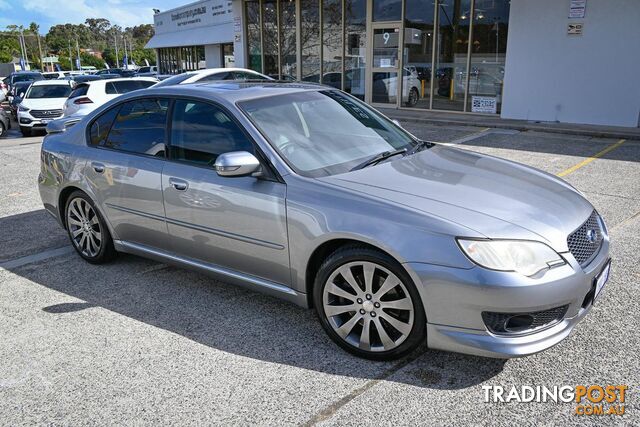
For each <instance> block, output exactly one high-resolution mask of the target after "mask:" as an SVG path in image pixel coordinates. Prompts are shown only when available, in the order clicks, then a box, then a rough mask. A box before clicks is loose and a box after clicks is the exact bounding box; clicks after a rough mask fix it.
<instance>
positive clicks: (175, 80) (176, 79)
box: [154, 73, 195, 87]
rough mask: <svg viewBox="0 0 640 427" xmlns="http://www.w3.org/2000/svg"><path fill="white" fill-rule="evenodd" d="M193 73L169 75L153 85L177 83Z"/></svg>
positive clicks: (161, 85)
mask: <svg viewBox="0 0 640 427" xmlns="http://www.w3.org/2000/svg"><path fill="white" fill-rule="evenodd" d="M194 74H195V73H183V74H178V75H177V76H173V77H169V78H168V79H165V80H163V81H161V82H160V83H156V84H155V86H154V87H163V86H171V85H179V84H180V83H182V82H183V81H185V80H187V79H188V78H189V77H193V75H194Z"/></svg>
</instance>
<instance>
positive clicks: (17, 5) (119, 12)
mask: <svg viewBox="0 0 640 427" xmlns="http://www.w3.org/2000/svg"><path fill="white" fill-rule="evenodd" d="M191 2H192V0H0V29H1V30H4V29H5V27H6V26H7V25H11V24H16V25H24V26H25V27H27V26H28V25H29V23H31V22H35V23H37V24H39V25H40V33H41V34H46V32H47V31H49V27H51V26H52V25H56V24H66V23H71V24H80V23H84V20H85V19H87V18H106V19H108V20H109V21H111V23H112V24H117V25H120V26H122V27H123V28H124V27H132V26H134V25H139V24H152V23H153V10H152V9H154V8H156V9H160V10H162V11H164V10H167V9H172V8H174V7H178V6H182V5H185V4H188V3H191Z"/></svg>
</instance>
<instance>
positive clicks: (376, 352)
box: [39, 82, 610, 360]
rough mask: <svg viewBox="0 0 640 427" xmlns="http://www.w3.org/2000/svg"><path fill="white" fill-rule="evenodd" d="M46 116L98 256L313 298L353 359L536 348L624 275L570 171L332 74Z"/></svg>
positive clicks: (83, 251)
mask: <svg viewBox="0 0 640 427" xmlns="http://www.w3.org/2000/svg"><path fill="white" fill-rule="evenodd" d="M50 131H51V133H50V134H49V135H48V136H47V137H46V138H45V140H44V143H43V146H42V157H41V158H42V170H41V173H40V177H39V186H40V194H41V197H42V201H43V202H44V206H45V207H46V209H47V210H48V212H50V213H51V214H52V215H53V216H54V217H55V218H56V219H57V220H58V222H59V223H60V225H61V226H63V227H65V228H66V230H68V233H69V237H70V240H71V243H72V245H73V247H74V248H75V249H76V250H77V252H78V254H79V255H80V256H81V257H83V258H84V259H85V260H87V261H88V262H91V263H103V262H106V261H109V260H111V259H112V258H113V257H114V256H115V255H116V253H118V252H126V253H131V254H137V255H141V256H144V257H148V258H152V259H155V260H158V261H161V262H166V263H172V264H176V265H179V266H184V267H188V268H192V269H196V270H199V271H201V272H204V273H208V274H211V275H213V276H216V277H218V278H222V279H224V280H225V281H226V282H228V283H234V284H237V285H240V286H245V287H248V288H250V289H254V290H258V291H261V292H265V293H267V294H270V295H275V296H277V297H280V298H284V299H286V300H289V301H291V302H293V303H295V304H298V305H300V306H303V307H313V308H315V310H316V311H317V313H318V317H319V319H320V322H321V323H322V326H323V327H324V329H325V330H326V332H327V334H328V335H329V336H330V337H331V339H333V340H334V341H335V342H336V343H337V344H338V345H340V346H341V347H343V348H344V349H346V350H347V351H350V352H352V353H354V354H356V355H358V356H362V357H367V358H371V359H378V360H380V359H393V358H397V357H401V356H402V355H405V354H407V353H408V352H410V351H411V350H413V349H414V348H416V346H418V345H419V344H420V343H422V342H425V340H426V343H427V345H428V346H429V347H430V348H435V349H441V350H450V351H457V352H462V353H471V354H476V355H482V356H491V357H516V356H524V355H528V354H532V353H536V352H539V351H541V350H544V349H546V348H548V347H550V346H552V345H554V344H557V343H558V342H560V341H561V340H562V339H563V338H565V337H566V336H567V335H568V334H569V333H570V332H571V330H572V329H573V328H574V326H575V325H576V324H577V323H578V322H579V321H580V320H581V319H582V318H583V317H584V316H585V315H586V314H587V313H588V312H589V310H590V309H591V307H592V305H593V303H594V301H595V300H596V298H597V297H598V294H599V293H600V291H601V289H602V288H603V286H604V284H605V282H606V281H607V278H608V275H609V266H610V260H609V238H608V234H607V230H606V227H605V224H604V221H603V220H602V218H601V217H600V215H598V213H597V212H596V210H595V209H594V208H593V206H592V205H591V204H590V203H589V202H588V201H587V200H586V199H585V198H584V197H583V196H582V195H581V194H580V193H579V192H578V191H576V190H575V189H574V188H572V187H571V186H570V185H568V184H567V183H565V182H563V181H562V180H560V179H558V178H556V177H553V176H550V175H547V174H545V173H543V172H540V171H538V170H535V169H531V168H528V167H526V166H523V165H520V164H517V163H512V162H509V161H506V160H501V159H498V158H493V157H489V156H484V155H480V154H474V153H471V152H468V151H463V150H458V149H454V148H449V147H445V146H442V145H437V144H431V143H427V142H424V141H419V140H417V139H416V138H415V137H413V136H412V135H411V134H409V133H407V132H406V131H404V130H403V129H402V128H400V127H398V126H397V125H395V124H394V123H392V122H391V121H389V120H388V119H387V118H385V117H384V116H383V115H381V114H380V113H378V112H377V111H375V110H373V109H372V108H371V107H369V106H367V105H366V104H364V103H362V102H361V101H359V100H358V99H356V98H353V97H351V96H350V95H347V94H345V93H343V92H340V91H337V90H333V89H331V88H327V87H323V86H318V85H311V84H308V85H307V84H299V83H268V82H265V83H233V82H229V83H217V84H197V85H181V86H170V87H161V88H157V89H156V88H152V89H147V90H144V91H137V92H132V93H130V94H127V95H123V96H121V97H119V98H117V99H115V100H113V101H110V102H109V103H107V104H105V105H104V106H101V107H100V108H98V109H97V110H96V111H94V112H92V113H91V114H89V115H88V116H87V117H85V118H83V119H81V120H80V121H79V122H78V123H76V124H75V125H74V126H72V127H68V126H67V127H65V126H64V125H62V126H52V127H51V128H50ZM78 274H81V273H78Z"/></svg>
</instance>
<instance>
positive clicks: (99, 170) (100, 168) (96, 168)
mask: <svg viewBox="0 0 640 427" xmlns="http://www.w3.org/2000/svg"><path fill="white" fill-rule="evenodd" d="M91 167H92V168H93V170H94V171H96V172H97V173H102V172H104V165H103V164H102V163H98V162H91Z"/></svg>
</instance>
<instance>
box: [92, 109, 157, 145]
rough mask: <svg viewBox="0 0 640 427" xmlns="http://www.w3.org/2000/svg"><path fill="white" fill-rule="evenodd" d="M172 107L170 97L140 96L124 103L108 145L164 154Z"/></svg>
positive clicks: (112, 129) (110, 134)
mask: <svg viewBox="0 0 640 427" xmlns="http://www.w3.org/2000/svg"><path fill="white" fill-rule="evenodd" d="M168 106H169V101H168V100H166V99H137V100H135V101H129V102H126V103H124V104H122V107H120V110H119V111H118V115H117V116H116V119H115V121H114V122H113V126H111V131H110V132H109V136H108V137H107V141H106V142H105V143H104V146H105V147H108V148H113V149H115V150H121V151H127V152H131V153H139V154H147V155H150V156H160V157H164V153H165V140H164V134H165V127H166V121H167V107H168ZM94 124H95V123H94Z"/></svg>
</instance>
